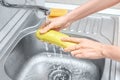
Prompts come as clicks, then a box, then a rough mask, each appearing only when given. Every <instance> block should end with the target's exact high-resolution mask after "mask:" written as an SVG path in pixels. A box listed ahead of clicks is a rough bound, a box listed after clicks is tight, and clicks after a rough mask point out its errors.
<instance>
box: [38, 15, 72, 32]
mask: <svg viewBox="0 0 120 80" xmlns="http://www.w3.org/2000/svg"><path fill="white" fill-rule="evenodd" d="M70 24H71V23H70V22H68V19H67V17H66V16H61V17H57V18H53V19H49V20H48V21H46V22H45V23H44V24H43V25H42V27H40V28H41V29H40V33H46V32H47V31H49V30H50V29H53V30H57V31H59V30H61V29H64V28H66V27H68V26H69V25H70Z"/></svg>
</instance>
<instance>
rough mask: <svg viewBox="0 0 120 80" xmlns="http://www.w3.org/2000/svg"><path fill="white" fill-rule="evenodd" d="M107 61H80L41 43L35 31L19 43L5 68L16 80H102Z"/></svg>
mask: <svg viewBox="0 0 120 80" xmlns="http://www.w3.org/2000/svg"><path fill="white" fill-rule="evenodd" d="M104 63H105V60H104V59H99V60H83V59H76V58H74V57H72V56H71V55H70V53H65V52H63V51H62V49H61V48H59V47H57V46H54V45H51V44H47V43H44V42H41V41H39V40H38V39H37V38H36V37H35V35H34V32H33V33H31V34H29V35H27V36H26V37H24V38H23V39H21V40H20V41H19V43H18V44H17V45H16V47H15V48H14V49H13V50H12V52H11V53H10V55H9V57H8V58H7V60H6V63H5V65H4V68H5V71H6V74H7V75H8V76H9V77H10V78H11V79H13V80H100V79H101V77H102V73H103V70H104Z"/></svg>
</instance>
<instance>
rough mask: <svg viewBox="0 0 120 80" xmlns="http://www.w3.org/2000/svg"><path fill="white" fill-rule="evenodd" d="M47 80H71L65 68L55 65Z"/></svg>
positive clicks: (69, 73)
mask: <svg viewBox="0 0 120 80" xmlns="http://www.w3.org/2000/svg"><path fill="white" fill-rule="evenodd" d="M49 80H71V72H70V71H69V70H68V69H66V68H65V67H62V66H58V65H55V66H53V70H52V71H51V72H50V74H49Z"/></svg>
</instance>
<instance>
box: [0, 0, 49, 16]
mask: <svg viewBox="0 0 120 80" xmlns="http://www.w3.org/2000/svg"><path fill="white" fill-rule="evenodd" d="M0 4H1V5H2V6H5V7H10V8H23V9H37V10H40V11H42V12H43V13H44V14H45V15H49V14H50V10H49V8H46V7H44V6H37V5H24V4H11V3H8V2H6V1H5V0H0Z"/></svg>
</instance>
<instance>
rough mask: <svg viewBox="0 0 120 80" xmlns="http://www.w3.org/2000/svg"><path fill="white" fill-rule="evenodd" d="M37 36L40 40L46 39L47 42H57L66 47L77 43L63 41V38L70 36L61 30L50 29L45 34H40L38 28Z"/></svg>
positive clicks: (56, 43) (58, 44)
mask: <svg viewBox="0 0 120 80" xmlns="http://www.w3.org/2000/svg"><path fill="white" fill-rule="evenodd" d="M36 37H37V38H38V39H39V40H42V41H45V42H48V43H51V44H55V45H57V46H60V47H62V48H66V47H69V46H73V45H75V43H72V42H64V41H62V40H61V38H63V37H69V36H68V35H66V34H63V33H61V32H58V31H55V30H50V31H48V32H46V33H44V34H40V31H39V29H38V30H37V31H36Z"/></svg>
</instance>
